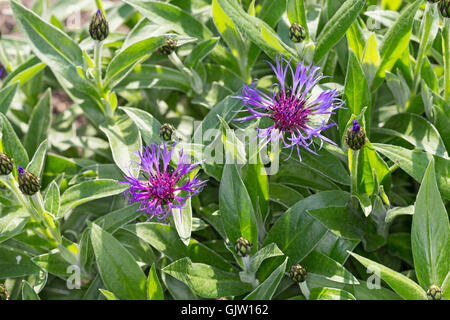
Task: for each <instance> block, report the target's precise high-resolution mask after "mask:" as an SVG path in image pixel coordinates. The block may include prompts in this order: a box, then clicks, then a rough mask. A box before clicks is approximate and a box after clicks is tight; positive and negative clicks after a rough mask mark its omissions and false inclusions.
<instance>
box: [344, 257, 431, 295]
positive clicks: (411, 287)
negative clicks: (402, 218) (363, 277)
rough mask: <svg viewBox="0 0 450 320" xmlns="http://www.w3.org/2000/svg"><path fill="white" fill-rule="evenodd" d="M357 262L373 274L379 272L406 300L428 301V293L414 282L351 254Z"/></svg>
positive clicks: (380, 265) (373, 262)
mask: <svg viewBox="0 0 450 320" xmlns="http://www.w3.org/2000/svg"><path fill="white" fill-rule="evenodd" d="M349 253H350V254H351V255H352V256H353V257H354V258H355V259H356V260H358V261H359V262H360V263H361V264H362V265H363V266H365V267H366V268H368V269H369V268H370V270H371V272H378V274H379V275H380V277H381V279H383V280H384V281H386V283H387V284H388V285H389V286H390V287H391V288H392V289H393V290H394V291H395V292H397V293H398V295H400V296H401V297H402V298H404V299H406V300H426V299H427V294H426V292H425V291H424V290H423V289H422V288H421V287H420V286H419V285H418V284H417V283H415V282H414V281H412V280H411V279H409V278H408V277H406V276H404V275H403V274H401V273H398V272H396V271H394V270H392V269H390V268H388V267H385V266H383V265H382V264H379V263H377V262H375V261H372V260H369V259H367V258H364V257H362V256H360V255H357V254H356V253H353V252H349Z"/></svg>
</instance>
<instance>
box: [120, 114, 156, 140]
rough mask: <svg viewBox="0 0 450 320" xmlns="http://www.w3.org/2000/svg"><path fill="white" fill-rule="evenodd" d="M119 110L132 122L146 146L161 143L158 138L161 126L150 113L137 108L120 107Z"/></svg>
mask: <svg viewBox="0 0 450 320" xmlns="http://www.w3.org/2000/svg"><path fill="white" fill-rule="evenodd" d="M120 109H122V110H123V111H125V113H126V114H127V115H128V116H129V117H130V118H131V119H132V120H133V121H134V123H135V124H136V126H137V127H138V129H139V131H140V132H141V135H142V138H143V139H144V142H145V143H146V144H147V145H151V144H152V143H156V144H159V143H160V142H161V138H160V137H159V130H160V128H161V124H160V123H159V121H158V120H156V119H155V118H154V117H153V116H152V115H151V114H150V113H148V112H146V111H144V110H141V109H137V108H126V107H122V108H120Z"/></svg>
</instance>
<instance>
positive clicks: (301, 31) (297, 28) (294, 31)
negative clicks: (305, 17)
mask: <svg viewBox="0 0 450 320" xmlns="http://www.w3.org/2000/svg"><path fill="white" fill-rule="evenodd" d="M289 37H290V38H291V40H292V41H293V42H297V43H298V42H302V41H303V40H305V39H306V31H305V28H303V27H302V26H301V25H299V24H298V23H295V22H294V23H293V24H292V25H291V27H290V28H289Z"/></svg>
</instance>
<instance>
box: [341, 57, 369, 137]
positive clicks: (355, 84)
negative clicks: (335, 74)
mask: <svg viewBox="0 0 450 320" xmlns="http://www.w3.org/2000/svg"><path fill="white" fill-rule="evenodd" d="M344 93H345V98H346V99H345V100H346V102H347V103H346V107H347V108H348V109H343V110H340V111H339V128H340V134H341V136H342V135H343V134H344V133H345V131H344V130H345V129H346V126H347V122H348V121H349V119H350V116H351V115H352V114H355V115H359V114H360V113H361V111H362V109H363V108H364V107H368V110H367V112H366V113H365V115H366V123H370V119H369V118H368V116H369V114H370V103H371V98H370V90H369V85H368V84H367V80H366V76H365V75H364V71H363V68H362V66H361V63H360V62H359V59H358V58H357V57H356V55H355V53H354V52H353V51H352V50H350V51H349V55H348V67H347V75H346V77H345V90H344ZM366 131H367V132H369V131H370V129H369V128H366Z"/></svg>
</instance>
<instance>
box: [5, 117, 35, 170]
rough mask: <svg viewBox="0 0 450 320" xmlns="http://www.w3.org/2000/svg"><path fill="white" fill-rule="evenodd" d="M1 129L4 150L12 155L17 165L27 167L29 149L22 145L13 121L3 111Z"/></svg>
mask: <svg viewBox="0 0 450 320" xmlns="http://www.w3.org/2000/svg"><path fill="white" fill-rule="evenodd" d="M0 129H1V131H0V142H1V146H3V150H2V152H3V153H6V154H7V155H9V156H10V157H12V158H13V159H14V163H15V164H16V165H18V166H21V167H24V168H26V166H27V164H28V161H29V160H28V154H27V151H26V150H25V148H24V147H23V146H22V143H21V142H20V140H19V138H18V137H17V135H16V133H15V132H14V129H13V127H12V126H11V123H10V122H9V121H8V119H7V118H6V116H5V115H4V114H3V113H0Z"/></svg>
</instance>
